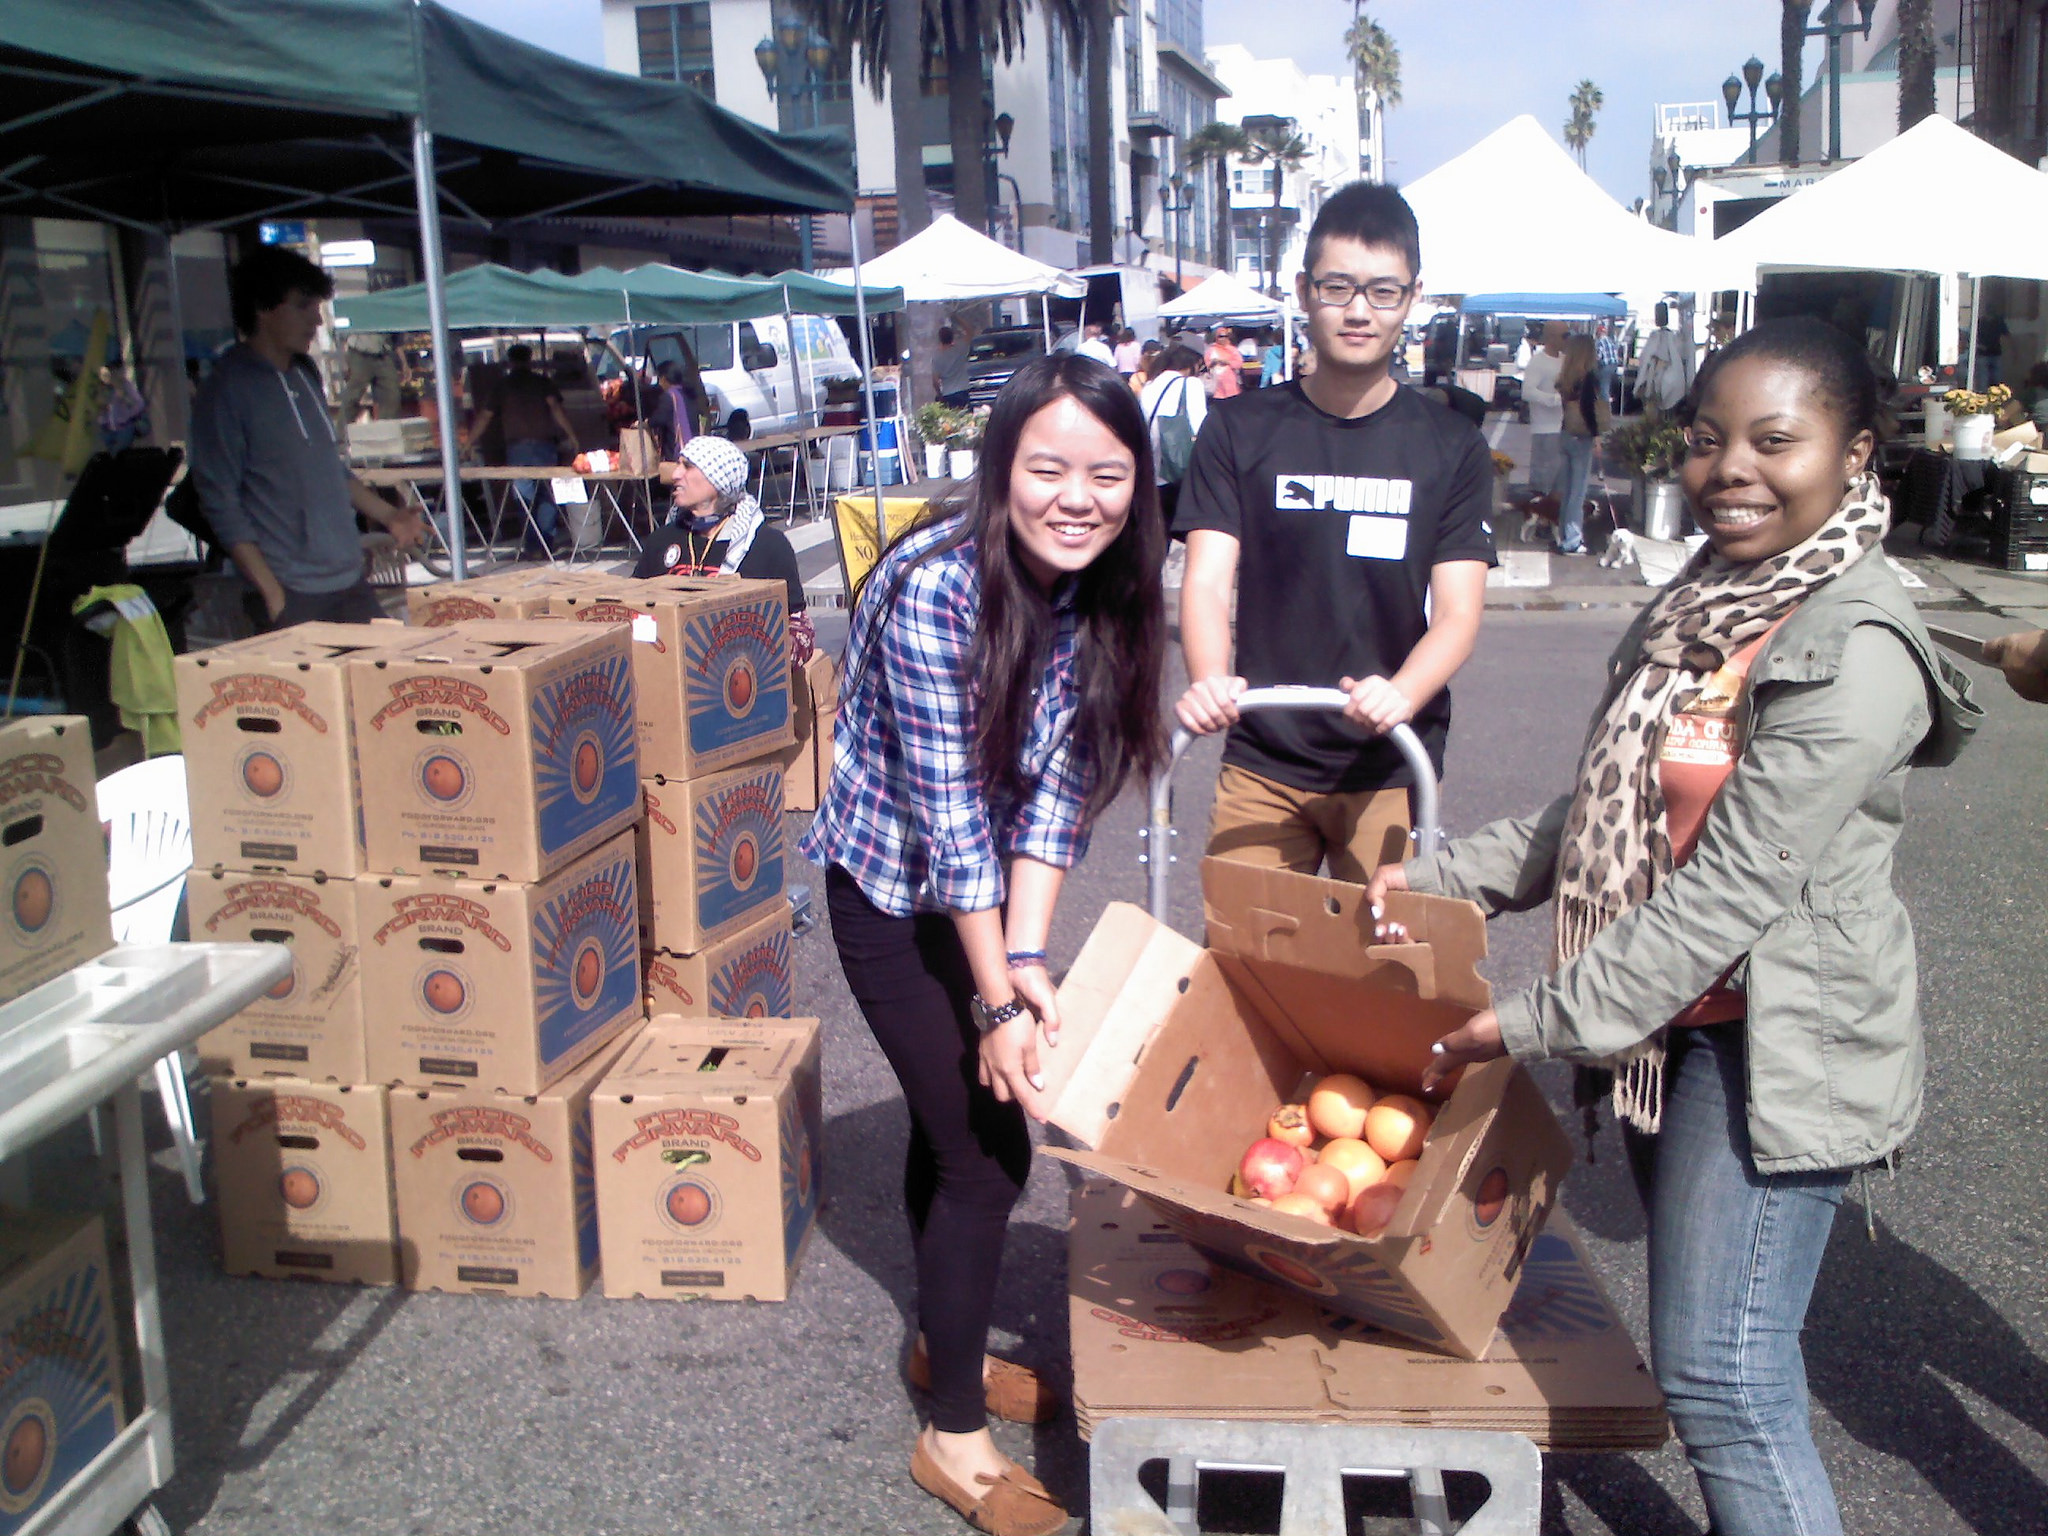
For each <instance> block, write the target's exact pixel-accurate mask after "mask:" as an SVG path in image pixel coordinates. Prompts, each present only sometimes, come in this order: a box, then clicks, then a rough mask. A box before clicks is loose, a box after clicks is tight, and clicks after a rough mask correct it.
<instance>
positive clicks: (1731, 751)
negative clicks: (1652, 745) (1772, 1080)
mask: <svg viewBox="0 0 2048 1536" xmlns="http://www.w3.org/2000/svg"><path fill="white" fill-rule="evenodd" d="M1778 623H1779V624H1782V623H1784V620H1783V619H1780V620H1779V621H1778ZM1777 628H1778V625H1777V624H1773V625H1772V626H1771V627H1770V628H1769V629H1767V630H1765V631H1764V632H1763V633H1762V634H1761V635H1758V636H1757V637H1756V639H1755V640H1753V641H1751V642H1750V643H1749V644H1748V645H1746V646H1744V647H1743V648H1742V649H1741V650H1739V651H1737V652H1736V653H1735V654H1734V655H1733V656H1731V657H1729V658H1728V660H1727V661H1726V662H1725V663H1724V664H1723V665H1722V667H1721V669H1720V670H1719V671H1717V672H1716V673H1714V675H1713V676H1712V677H1710V678H1708V679H1707V680H1706V683H1705V684H1704V685H1703V686H1702V687H1701V688H1700V691H1699V694H1698V695H1697V697H1695V698H1694V699H1693V701H1692V702H1691V703H1690V704H1689V705H1688V706H1687V707H1686V708H1684V709H1682V710H1679V711H1678V712H1677V713H1676V714H1674V715H1672V717H1671V724H1670V726H1669V728H1668V729H1667V730H1666V731H1665V733H1664V746H1663V748H1662V750H1661V751H1660V752H1659V753H1658V757H1657V784H1658V787H1659V788H1660V789H1661V790H1662V791H1663V794H1664V827H1665V831H1666V832H1667V833H1668V834H1669V836H1670V838H1671V867H1672V868H1673V869H1677V868H1679V867H1680V866H1682V865H1683V864H1684V863H1685V862H1686V860H1688V859H1690V858H1691V857H1692V855H1693V850H1694V849H1696V848H1697V847H1699V842H1700V832H1701V830H1702V829H1703V828H1704V827H1705V826H1706V824H1707V812H1708V811H1709V810H1710V809H1712V808H1713V804H1714V797H1715V796H1716V795H1718V794H1720V793H1721V786H1722V785H1724V784H1726V783H1727V782H1728V779H1729V776H1730V775H1731V774H1733V773H1734V772H1735V764H1736V762H1737V760H1738V759H1739V758H1740V757H1741V756H1742V726H1741V722H1740V720H1739V718H1738V709H1737V707H1738V706H1739V705H1740V704H1741V702H1742V691H1743V689H1744V688H1745V687H1746V686H1747V685H1748V682H1749V668H1750V664H1751V663H1752V662H1754V661H1755V660H1756V656H1757V652H1759V651H1761V650H1762V649H1763V648H1764V642H1765V641H1767V640H1769V639H1770V638H1771V636H1772V635H1773V634H1774V633H1776V632H1777ZM1736 963H1737V964H1740V963H1741V962H1740V961H1738V962H1736ZM1734 970H1735V966H1733V965H1731V966H1729V967H1728V969H1727V970H1726V971H1724V972H1723V973H1722V975H1721V979H1720V980H1719V981H1717V982H1715V983H1714V984H1713V986H1711V987H1709V988H1708V989H1707V990H1706V991H1705V992H1703V993H1702V994H1701V995H1700V996H1699V997H1698V998H1696V999H1694V1000H1693V1001H1692V1002H1691V1003H1689V1004H1688V1005H1687V1006H1686V1007H1684V1008H1682V1009H1680V1010H1679V1013H1678V1016H1677V1017H1676V1018H1674V1019H1672V1021H1671V1022H1672V1023H1673V1024H1676V1025H1683V1026H1687V1027H1696V1026H1698V1025H1702V1024H1727V1023H1731V1022H1733V1021H1734V1020H1736V1019H1740V1018H1743V1017H1745V1016H1746V1015H1747V1013H1748V1011H1749V1004H1748V1000H1747V999H1746V998H1745V997H1744V996H1743V994H1742V993H1740V992H1737V991H1735V990H1733V989H1732V988H1730V987H1729V986H1728V977H1729V976H1730V975H1732V974H1733V973H1734Z"/></svg>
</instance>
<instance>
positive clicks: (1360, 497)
mask: <svg viewBox="0 0 2048 1536" xmlns="http://www.w3.org/2000/svg"><path fill="white" fill-rule="evenodd" d="M1414 494H1415V486H1414V483H1413V482H1412V481H1408V480H1384V479H1381V478H1379V477H1377V476H1374V475H1275V476H1274V477H1273V510H1274V511H1276V512H1325V511H1328V512H1378V513H1382V514H1384V515H1386V516H1389V517H1406V516H1407V515H1408V505H1409V502H1410V501H1411V500H1412V499H1413V497H1414Z"/></svg>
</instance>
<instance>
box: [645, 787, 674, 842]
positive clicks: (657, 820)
mask: <svg viewBox="0 0 2048 1536" xmlns="http://www.w3.org/2000/svg"><path fill="white" fill-rule="evenodd" d="M642 793H643V794H644V795H645V797H646V800H647V819H648V820H649V821H651V822H653V823H654V824H655V825H656V826H657V827H659V828H661V830H662V831H664V832H666V833H667V834H668V835H669V836H670V837H674V836H675V835H676V824H675V823H674V822H672V821H670V820H669V819H668V817H666V816H664V815H663V814H662V812H661V802H660V801H659V800H657V799H655V797H654V791H653V790H651V789H650V790H645V791H643V792H642Z"/></svg>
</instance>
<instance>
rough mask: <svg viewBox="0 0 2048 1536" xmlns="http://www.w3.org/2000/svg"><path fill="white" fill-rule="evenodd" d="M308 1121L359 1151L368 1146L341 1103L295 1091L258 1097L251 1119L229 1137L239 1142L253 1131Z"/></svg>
mask: <svg viewBox="0 0 2048 1536" xmlns="http://www.w3.org/2000/svg"><path fill="white" fill-rule="evenodd" d="M307 1124H310V1125H312V1126H313V1127H314V1128H315V1129H317V1130H323V1131H333V1132H335V1133H336V1134H338V1135H339V1136H340V1137H341V1139H342V1140H343V1141H345V1142H347V1143H348V1144H349V1145H350V1146H352V1147H354V1148H355V1149H356V1150H357V1151H358V1152H360V1151H362V1150H363V1148H364V1147H366V1146H368V1145H369V1143H368V1142H366V1141H364V1140H363V1138H362V1134H361V1133H360V1132H358V1131H357V1130H355V1129H354V1128H353V1127H352V1126H350V1125H349V1123H348V1111H346V1110H345V1109H343V1108H342V1107H341V1106H340V1105H339V1104H330V1103H328V1102H327V1101H326V1100H325V1099H309V1098H304V1097H302V1096H300V1095H299V1094H296V1093H279V1094H273V1095H271V1096H270V1097H269V1098H263V1099H258V1100H256V1101H255V1103H253V1104H251V1105H250V1106H249V1118H248V1119H246V1120H244V1121H243V1122H242V1123H241V1124H240V1125H238V1126H236V1127H235V1128H234V1129H233V1130H232V1131H230V1132H228V1140H229V1141H240V1140H241V1139H242V1138H243V1137H244V1136H247V1135H248V1134H250V1133H251V1132H252V1131H262V1130H269V1129H271V1128H272V1127H274V1126H280V1125H307Z"/></svg>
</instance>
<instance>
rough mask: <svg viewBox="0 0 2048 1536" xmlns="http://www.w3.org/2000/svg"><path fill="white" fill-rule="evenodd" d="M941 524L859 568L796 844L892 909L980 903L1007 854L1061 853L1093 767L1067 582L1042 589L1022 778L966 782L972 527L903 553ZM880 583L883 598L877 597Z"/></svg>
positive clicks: (975, 576) (1065, 853) (970, 908)
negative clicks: (1047, 593)
mask: <svg viewBox="0 0 2048 1536" xmlns="http://www.w3.org/2000/svg"><path fill="white" fill-rule="evenodd" d="M952 526H953V524H952V523H951V521H950V520H949V521H946V522H943V523H940V524H936V525H934V528H933V529H932V530H930V531H922V530H921V531H920V532H919V533H918V534H917V535H916V536H914V537H912V538H910V539H907V540H905V541H904V543H903V544H901V545H899V546H898V547H897V548H896V549H895V550H894V551H892V552H891V553H890V554H889V555H888V556H887V557H886V558H885V559H884V560H883V561H882V562H881V564H880V565H878V566H877V567H876V568H875V570H874V571H873V573H872V574H871V575H870V576H869V578H868V581H867V586H866V588H865V590H864V591H863V593H862V595H861V600H860V606H859V608H858V609H857V610H856V611H855V613H854V619H853V633H852V635H851V637H850V639H849V640H848V643H847V655H848V657H849V658H853V659H852V660H850V661H849V664H848V665H849V669H850V671H851V672H852V673H853V674H854V675H853V676H852V678H851V683H852V689H851V692H850V693H849V694H848V695H847V697H846V698H844V699H843V700H842V701H841V703H840V711H839V735H838V743H837V744H838V757H837V760H836V761H835V762H834V763H833V765H832V781H831V784H830V786H829V787H828V788H827V789H826V792H825V795H824V798H823V803H822V804H820V806H819V807H818V814H817V818H816V819H815V820H814V821H813V822H812V823H811V829H810V831H808V832H806V833H805V834H804V836H803V840H802V842H801V843H799V844H798V847H799V849H800V850H801V851H802V853H803V855H804V856H805V857H806V858H808V859H811V860H813V861H814V862H816V863H819V864H838V865H841V866H843V867H844V868H845V870H846V872H847V873H848V874H850V875H852V876H853V878H854V882H855V883H856V884H858V885H859V886H860V888H861V890H862V891H864V892H865V893H866V894H867V898H868V900H870V901H872V902H873V903H874V904H875V905H876V906H878V907H880V908H881V909H882V910H883V911H884V912H889V913H893V914H894V915H896V916H898V917H907V916H909V915H910V914H911V913H913V912H982V911H986V910H988V909H989V908H991V907H995V906H999V905H1001V903H1002V900H1003V890H1004V884H1003V866H1004V864H1005V862H1006V861H1008V860H1009V859H1012V858H1015V857H1018V856H1023V857H1026V858H1032V859H1037V860H1039V861H1040V862H1041V863H1045V864H1051V865H1054V866H1056V867H1058V868H1061V869H1067V868H1071V867H1072V866H1073V865H1074V864H1076V863H1078V862H1079V861H1080V859H1081V856H1082V855H1083V854H1084V853H1086V852H1087V851H1088V833H1087V830H1086V828H1085V827H1084V826H1083V825H1082V821H1081V807H1082V802H1083V800H1084V799H1085V797H1086V795H1087V792H1088V784H1089V776H1088V773H1087V771H1086V767H1085V765H1084V764H1083V763H1082V762H1081V761H1080V759H1081V758H1082V756H1083V752H1082V749H1081V748H1080V747H1079V746H1078V745H1077V744H1076V743H1075V741H1074V739H1073V724H1074V718H1075V715H1076V713H1077V712H1078V709H1079V705H1080V697H1079V686H1080V679H1079V676H1078V672H1077V668H1076V666H1075V654H1076V651H1077V649H1078V647H1079V642H1080V628H1079V621H1078V618H1077V616H1076V613H1075V609H1074V592H1073V583H1072V582H1071V581H1066V582H1062V583H1061V584H1060V586H1059V587H1058V588H1055V590H1054V595H1053V613H1054V619H1055V625H1054V631H1053V640H1052V650H1051V654H1050V655H1049V656H1048V658H1047V660H1046V665H1045V670H1044V672H1043V673H1042V674H1041V675H1040V677H1039V680H1038V688H1037V690H1036V701H1035V708H1034V710H1033V713H1032V719H1031V727H1030V730H1029V731H1028V732H1027V734H1026V736H1025V740H1024V743H1023V748H1022V751H1021V752H1020V754H1019V761H1018V765H1019V767H1020V768H1021V769H1022V770H1023V778H1024V781H1025V782H1026V783H1027V784H1030V785H1031V786H1032V789H1031V793H1030V795H1029V796H1028V798H1026V799H1025V800H1024V801H1023V802H1022V803H1021V804H1016V805H1011V804H1007V803H1005V802H1004V800H1003V798H1002V797H1000V796H998V795H996V794H994V793H992V792H991V791H990V790H988V789H987V788H986V787H985V786H983V785H982V784H980V783H979V782H977V779H976V776H975V773H974V766H973V755H974V746H973V743H974V723H975V720H974V716H975V701H974V699H973V697H972V696H971V693H970V686H971V685H970V680H969V677H968V670H967V667H968V660H967V657H968V649H969V647H970V646H971V645H972V643H973V640H974V624H975V617H976V614H977V613H978V611H979V609H980V605H981V578H980V575H979V573H978V572H977V570H976V568H975V555H974V543H973V541H972V540H969V541H968V542H967V543H965V544H962V545H961V546H960V547H959V548H957V549H952V550H948V551H946V552H945V553H943V554H938V555H934V556H932V558H930V559H928V560H925V561H923V562H921V563H916V564H913V562H914V561H916V557H917V556H918V555H920V554H922V553H924V552H925V551H927V550H929V549H931V547H932V546H933V545H934V544H935V543H937V542H939V540H940V539H941V538H942V537H943V535H944V533H945V531H947V530H949V529H950V528H951V527H952ZM899 579H900V581H901V585H900V587H897V583H898V581H899ZM891 587H897V591H896V597H895V602H894V604H893V606H892V607H891V609H890V611H889V612H888V613H887V614H886V615H885V614H881V613H878V612H877V610H878V609H879V608H880V606H881V601H882V598H883V597H884V595H885V594H886V593H887V592H888V591H889V589H890V588H891ZM863 656H865V657H866V661H865V664H863V663H862V662H861V661H860V660H859V659H858V658H861V657H863Z"/></svg>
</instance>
